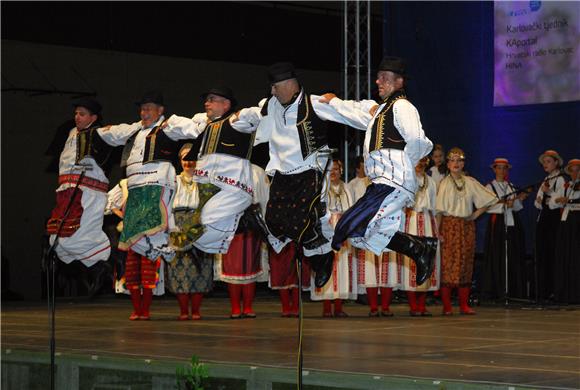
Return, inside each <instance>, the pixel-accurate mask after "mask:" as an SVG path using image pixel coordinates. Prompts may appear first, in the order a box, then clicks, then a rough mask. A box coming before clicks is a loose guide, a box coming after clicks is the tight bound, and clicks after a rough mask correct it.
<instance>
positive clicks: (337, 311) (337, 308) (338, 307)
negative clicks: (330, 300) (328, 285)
mask: <svg viewBox="0 0 580 390" xmlns="http://www.w3.org/2000/svg"><path fill="white" fill-rule="evenodd" d="M342 313H344V312H343V311H342V299H335V300H334V316H335V317H340V316H341V314H342Z"/></svg>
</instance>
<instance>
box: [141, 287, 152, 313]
mask: <svg viewBox="0 0 580 390" xmlns="http://www.w3.org/2000/svg"><path fill="white" fill-rule="evenodd" d="M152 301H153V290H152V289H150V288H144V289H143V300H142V301H141V315H140V316H139V319H140V320H148V319H149V307H151V302H152Z"/></svg>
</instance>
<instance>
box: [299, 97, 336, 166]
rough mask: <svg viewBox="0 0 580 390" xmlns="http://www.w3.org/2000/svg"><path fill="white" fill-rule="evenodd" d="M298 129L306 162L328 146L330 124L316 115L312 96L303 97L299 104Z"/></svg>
mask: <svg viewBox="0 0 580 390" xmlns="http://www.w3.org/2000/svg"><path fill="white" fill-rule="evenodd" d="M296 128H297V130H298V137H299V138H300V150H301V151H302V158H303V159H304V160H306V158H308V157H309V156H310V155H311V154H313V153H314V152H317V151H318V150H320V149H322V148H323V147H324V146H326V145H328V124H327V123H326V122H325V121H323V120H322V119H320V118H319V117H318V115H316V112H315V111H314V108H313V107H312V102H311V101H310V95H307V94H306V93H304V94H303V95H302V100H301V101H300V103H298V116H297V118H296Z"/></svg>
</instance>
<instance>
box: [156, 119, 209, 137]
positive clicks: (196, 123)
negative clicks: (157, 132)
mask: <svg viewBox="0 0 580 390" xmlns="http://www.w3.org/2000/svg"><path fill="white" fill-rule="evenodd" d="M206 126H207V115H206V113H205V112H202V113H199V114H195V115H194V116H193V118H186V117H184V116H177V115H171V116H170V117H169V119H168V120H167V127H166V128H165V129H163V131H164V132H165V134H167V136H168V137H169V138H171V139H172V140H174V141H178V140H180V139H192V138H197V137H199V135H200V134H201V133H203V131H204V130H205V127H206Z"/></svg>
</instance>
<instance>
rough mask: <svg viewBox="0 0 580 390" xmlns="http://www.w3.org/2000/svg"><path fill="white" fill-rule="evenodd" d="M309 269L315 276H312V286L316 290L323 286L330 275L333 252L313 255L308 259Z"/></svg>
mask: <svg viewBox="0 0 580 390" xmlns="http://www.w3.org/2000/svg"><path fill="white" fill-rule="evenodd" d="M309 259H310V267H311V268H312V270H313V271H314V273H315V274H316V275H315V276H314V285H315V286H316V287H318V288H322V287H324V285H325V284H326V283H327V282H328V280H329V279H330V276H331V275H332V263H333V262H334V252H332V251H331V252H328V253H325V254H323V255H314V256H312V257H310V258H309Z"/></svg>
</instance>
